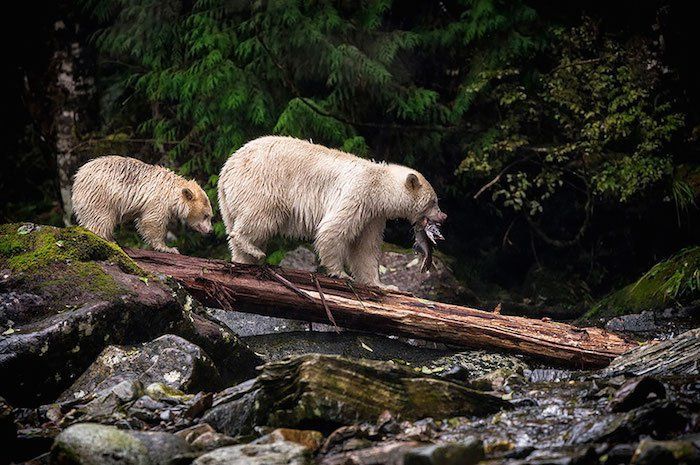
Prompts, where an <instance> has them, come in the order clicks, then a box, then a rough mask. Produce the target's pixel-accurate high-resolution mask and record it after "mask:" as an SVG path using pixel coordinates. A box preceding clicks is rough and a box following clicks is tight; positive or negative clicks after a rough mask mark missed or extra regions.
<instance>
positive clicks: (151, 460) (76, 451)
mask: <svg viewBox="0 0 700 465" xmlns="http://www.w3.org/2000/svg"><path fill="white" fill-rule="evenodd" d="M188 452H189V447H188V445H187V443H186V442H185V441H184V440H183V439H182V438H178V437H177V436H175V435H173V434H169V433H160V432H133V431H125V430H120V429H118V428H116V427H114V426H104V425H100V424H97V423H80V424H76V425H73V426H70V427H68V428H66V429H65V430H64V431H63V432H61V434H59V435H58V436H57V437H56V439H55V441H54V444H53V447H52V448H51V460H50V462H51V464H52V465H78V464H80V465H161V464H162V465H165V464H167V463H168V462H169V461H170V460H171V459H172V458H173V457H175V456H177V455H180V454H185V453H188Z"/></svg>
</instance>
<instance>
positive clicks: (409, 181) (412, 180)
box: [406, 173, 420, 191]
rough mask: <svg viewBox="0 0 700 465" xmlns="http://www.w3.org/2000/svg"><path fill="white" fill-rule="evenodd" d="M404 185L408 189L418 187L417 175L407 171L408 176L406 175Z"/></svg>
mask: <svg viewBox="0 0 700 465" xmlns="http://www.w3.org/2000/svg"><path fill="white" fill-rule="evenodd" d="M406 187H407V188H408V190H410V191H414V190H416V189H418V188H419V187H420V179H418V176H416V175H415V174H413V173H409V174H408V176H406Z"/></svg>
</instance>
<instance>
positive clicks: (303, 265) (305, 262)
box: [280, 246, 318, 271]
mask: <svg viewBox="0 0 700 465" xmlns="http://www.w3.org/2000/svg"><path fill="white" fill-rule="evenodd" d="M280 266H281V267H283V268H292V269H294V270H303V271H316V270H317V268H318V260H317V259H316V254H315V253H314V252H313V251H312V250H309V249H307V248H306V247H303V246H299V247H297V248H296V249H294V250H290V251H289V252H287V253H286V254H284V258H283V259H282V261H281V262H280Z"/></svg>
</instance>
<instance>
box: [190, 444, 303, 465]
mask: <svg viewBox="0 0 700 465" xmlns="http://www.w3.org/2000/svg"><path fill="white" fill-rule="evenodd" d="M310 464H311V456H310V454H309V450H308V449H307V448H306V447H304V446H301V445H299V444H295V443H293V442H287V441H280V442H273V443H270V444H244V445H240V446H230V447H222V448H220V449H216V450H214V451H211V452H208V453H206V454H204V455H202V456H201V457H199V458H198V459H197V460H195V461H194V462H192V465H310Z"/></svg>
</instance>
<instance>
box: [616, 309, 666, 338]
mask: <svg viewBox="0 0 700 465" xmlns="http://www.w3.org/2000/svg"><path fill="white" fill-rule="evenodd" d="M605 329H607V330H608V331H619V332H629V333H651V332H653V331H656V330H657V329H658V326H657V324H656V318H655V316H654V312H651V311H648V310H647V311H644V312H642V313H632V314H630V315H622V316H618V317H615V318H612V319H610V320H609V321H608V322H607V323H606V324H605Z"/></svg>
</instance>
